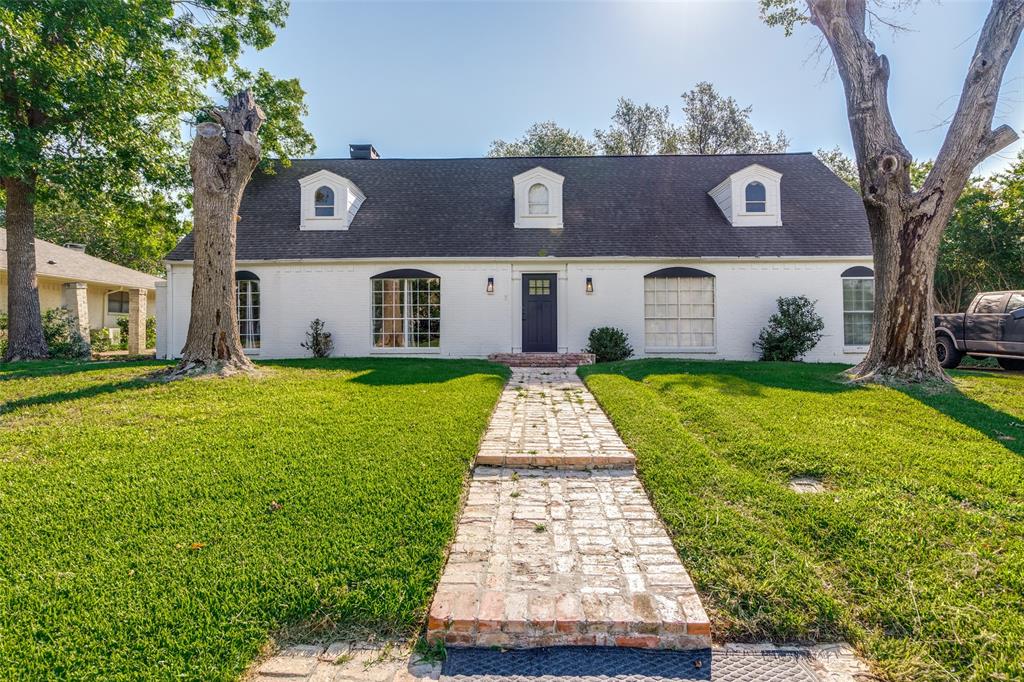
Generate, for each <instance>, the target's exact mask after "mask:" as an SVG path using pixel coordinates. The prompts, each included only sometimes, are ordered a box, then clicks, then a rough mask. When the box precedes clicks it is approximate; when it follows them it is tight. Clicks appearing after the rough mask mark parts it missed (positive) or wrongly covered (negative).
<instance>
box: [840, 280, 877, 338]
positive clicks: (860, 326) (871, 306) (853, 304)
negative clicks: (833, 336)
mask: <svg viewBox="0 0 1024 682" xmlns="http://www.w3.org/2000/svg"><path fill="white" fill-rule="evenodd" d="M874 311H875V280H874V279H871V278H870V277H864V278H845V279H843V343H844V344H845V345H847V346H866V345H868V344H869V343H871V319H872V318H873V317H874V314H875V313H874Z"/></svg>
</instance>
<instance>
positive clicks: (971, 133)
mask: <svg viewBox="0 0 1024 682" xmlns="http://www.w3.org/2000/svg"><path fill="white" fill-rule="evenodd" d="M865 2H866V0H807V4H808V8H809V11H810V18H811V22H812V23H813V24H814V25H815V26H817V27H818V29H820V30H821V32H822V34H823V35H824V37H825V40H826V41H827V42H828V45H829V47H830V48H831V51H832V55H833V57H834V58H835V60H836V67H837V70H838V72H839V75H840V77H841V78H842V81H843V89H844V90H845V92H846V105H847V115H848V117H849V122H850V132H851V135H852V137H853V148H854V151H855V152H856V156H857V168H858V171H859V175H860V187H861V196H862V197H863V200H864V206H865V208H866V211H867V219H868V228H869V231H870V233H871V243H872V247H873V249H874V260H875V314H874V322H873V326H872V334H871V346H870V348H869V350H868V353H867V355H866V356H865V358H864V360H863V361H862V362H861V363H860V364H859V365H857V366H856V367H855V368H854V369H853V370H852V371H851V372H850V377H851V379H853V380H855V381H886V382H891V381H896V382H920V381H926V380H930V379H941V380H946V379H947V377H946V375H945V373H944V372H943V371H942V368H941V367H940V366H939V363H938V359H937V357H936V354H935V329H934V326H933V322H932V309H933V305H934V291H935V267H936V263H937V260H938V250H939V244H940V242H941V239H942V233H943V232H944V231H945V229H946V224H947V223H948V221H949V218H950V215H951V214H952V211H953V207H954V204H955V202H956V199H957V197H958V196H960V193H961V192H962V191H963V189H964V187H966V185H967V181H968V179H969V178H970V173H971V171H972V170H973V169H974V167H975V166H976V165H977V164H978V163H979V162H980V161H982V160H984V159H985V158H986V157H988V156H990V155H991V154H994V153H996V152H998V151H999V150H1000V149H1003V148H1004V147H1006V146H1007V145H1009V144H1011V143H1012V142H1013V141H1014V140H1016V139H1017V135H1016V133H1014V132H1013V131H1012V130H1011V129H1010V128H1008V127H1007V126H1000V127H999V128H997V129H995V130H992V129H991V126H992V119H993V116H994V114H995V105H996V100H997V98H998V95H999V87H1000V84H1001V83H1002V78H1003V73H1004V72H1005V70H1006V65H1007V63H1008V62H1009V60H1010V57H1011V56H1012V55H1013V51H1014V49H1015V47H1016V45H1017V41H1018V39H1019V38H1020V34H1021V28H1022V26H1024V0H993V3H992V8H991V10H990V12H989V16H988V18H987V19H986V21H985V25H984V27H983V28H982V30H981V35H980V36H979V38H978V45H977V47H976V49H975V53H974V58H973V59H972V61H971V68H970V71H969V73H968V75H967V78H966V80H965V81H964V88H963V92H962V94H961V97H960V103H959V105H958V108H957V111H956V113H955V114H954V116H953V119H952V122H951V123H950V127H949V130H948V131H947V132H946V137H945V140H944V142H943V145H942V149H941V150H940V152H939V155H938V157H937V159H936V161H935V165H934V166H933V168H932V170H931V172H930V173H929V174H928V177H927V178H926V179H925V182H924V184H923V186H922V187H921V189H920V190H918V191H916V192H915V191H913V190H912V189H911V185H910V165H911V162H912V161H913V159H912V157H911V155H910V152H908V151H907V148H906V147H905V146H904V144H903V141H902V140H901V139H900V136H899V134H898V133H897V131H896V126H895V125H894V123H893V121H892V116H891V114H890V111H889V102H888V85H889V61H888V59H886V57H885V55H879V54H878V53H877V52H876V51H875V45H874V43H872V42H871V40H869V39H868V37H867V34H866V33H865V20H866V7H865Z"/></svg>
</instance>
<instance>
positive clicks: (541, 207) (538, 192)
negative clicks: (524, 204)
mask: <svg viewBox="0 0 1024 682" xmlns="http://www.w3.org/2000/svg"><path fill="white" fill-rule="evenodd" d="M548 196H549V194H548V188H547V187H545V186H544V185H542V184H540V183H539V182H538V183H537V184H536V185H534V186H533V187H531V188H530V196H529V201H530V215H547V214H548V212H549V211H550V206H551V202H550V201H549V200H548Z"/></svg>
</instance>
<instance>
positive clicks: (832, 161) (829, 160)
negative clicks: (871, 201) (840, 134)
mask: <svg viewBox="0 0 1024 682" xmlns="http://www.w3.org/2000/svg"><path fill="white" fill-rule="evenodd" d="M814 155H815V156H816V157H818V160H819V161H821V162H822V163H823V164H825V165H826V166H828V169H829V170H830V171H832V172H833V173H835V174H836V175H838V176H839V179H840V180H842V181H843V182H845V183H846V184H847V185H849V186H850V187H852V188H853V189H855V190H857V193H858V194H859V193H860V176H859V175H858V173H857V162H856V161H854V160H853V159H851V158H850V157H849V156H847V155H846V154H844V153H843V150H842V149H840V148H839V147H838V145H837V146H835V147H833V148H832V149H819V150H818V151H816V152H814Z"/></svg>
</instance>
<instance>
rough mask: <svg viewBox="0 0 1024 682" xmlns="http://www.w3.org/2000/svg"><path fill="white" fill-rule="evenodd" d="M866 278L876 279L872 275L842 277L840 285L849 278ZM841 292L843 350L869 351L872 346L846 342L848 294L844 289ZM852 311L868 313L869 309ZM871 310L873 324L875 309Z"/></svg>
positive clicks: (848, 351) (852, 311)
mask: <svg viewBox="0 0 1024 682" xmlns="http://www.w3.org/2000/svg"><path fill="white" fill-rule="evenodd" d="M865 279H866V280H871V281H872V282H874V280H875V278H874V276H871V277H841V278H840V285H839V286H840V287H842V286H843V285H842V282H845V281H847V280H851V281H856V280H865ZM840 293H841V295H842V299H840V301H839V304H840V307H841V311H840V312H841V314H842V316H843V352H844V353H867V352H868V348H870V346H867V345H859V344H852V345H851V344H847V343H846V312H847V311H846V295H845V292H843V291H842V290H840ZM850 312H851V313H861V314H863V313H866V312H868V311H867V310H851V311H850ZM870 312H871V321H872V324H873V323H874V316H875V311H874V310H871V311H870Z"/></svg>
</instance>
